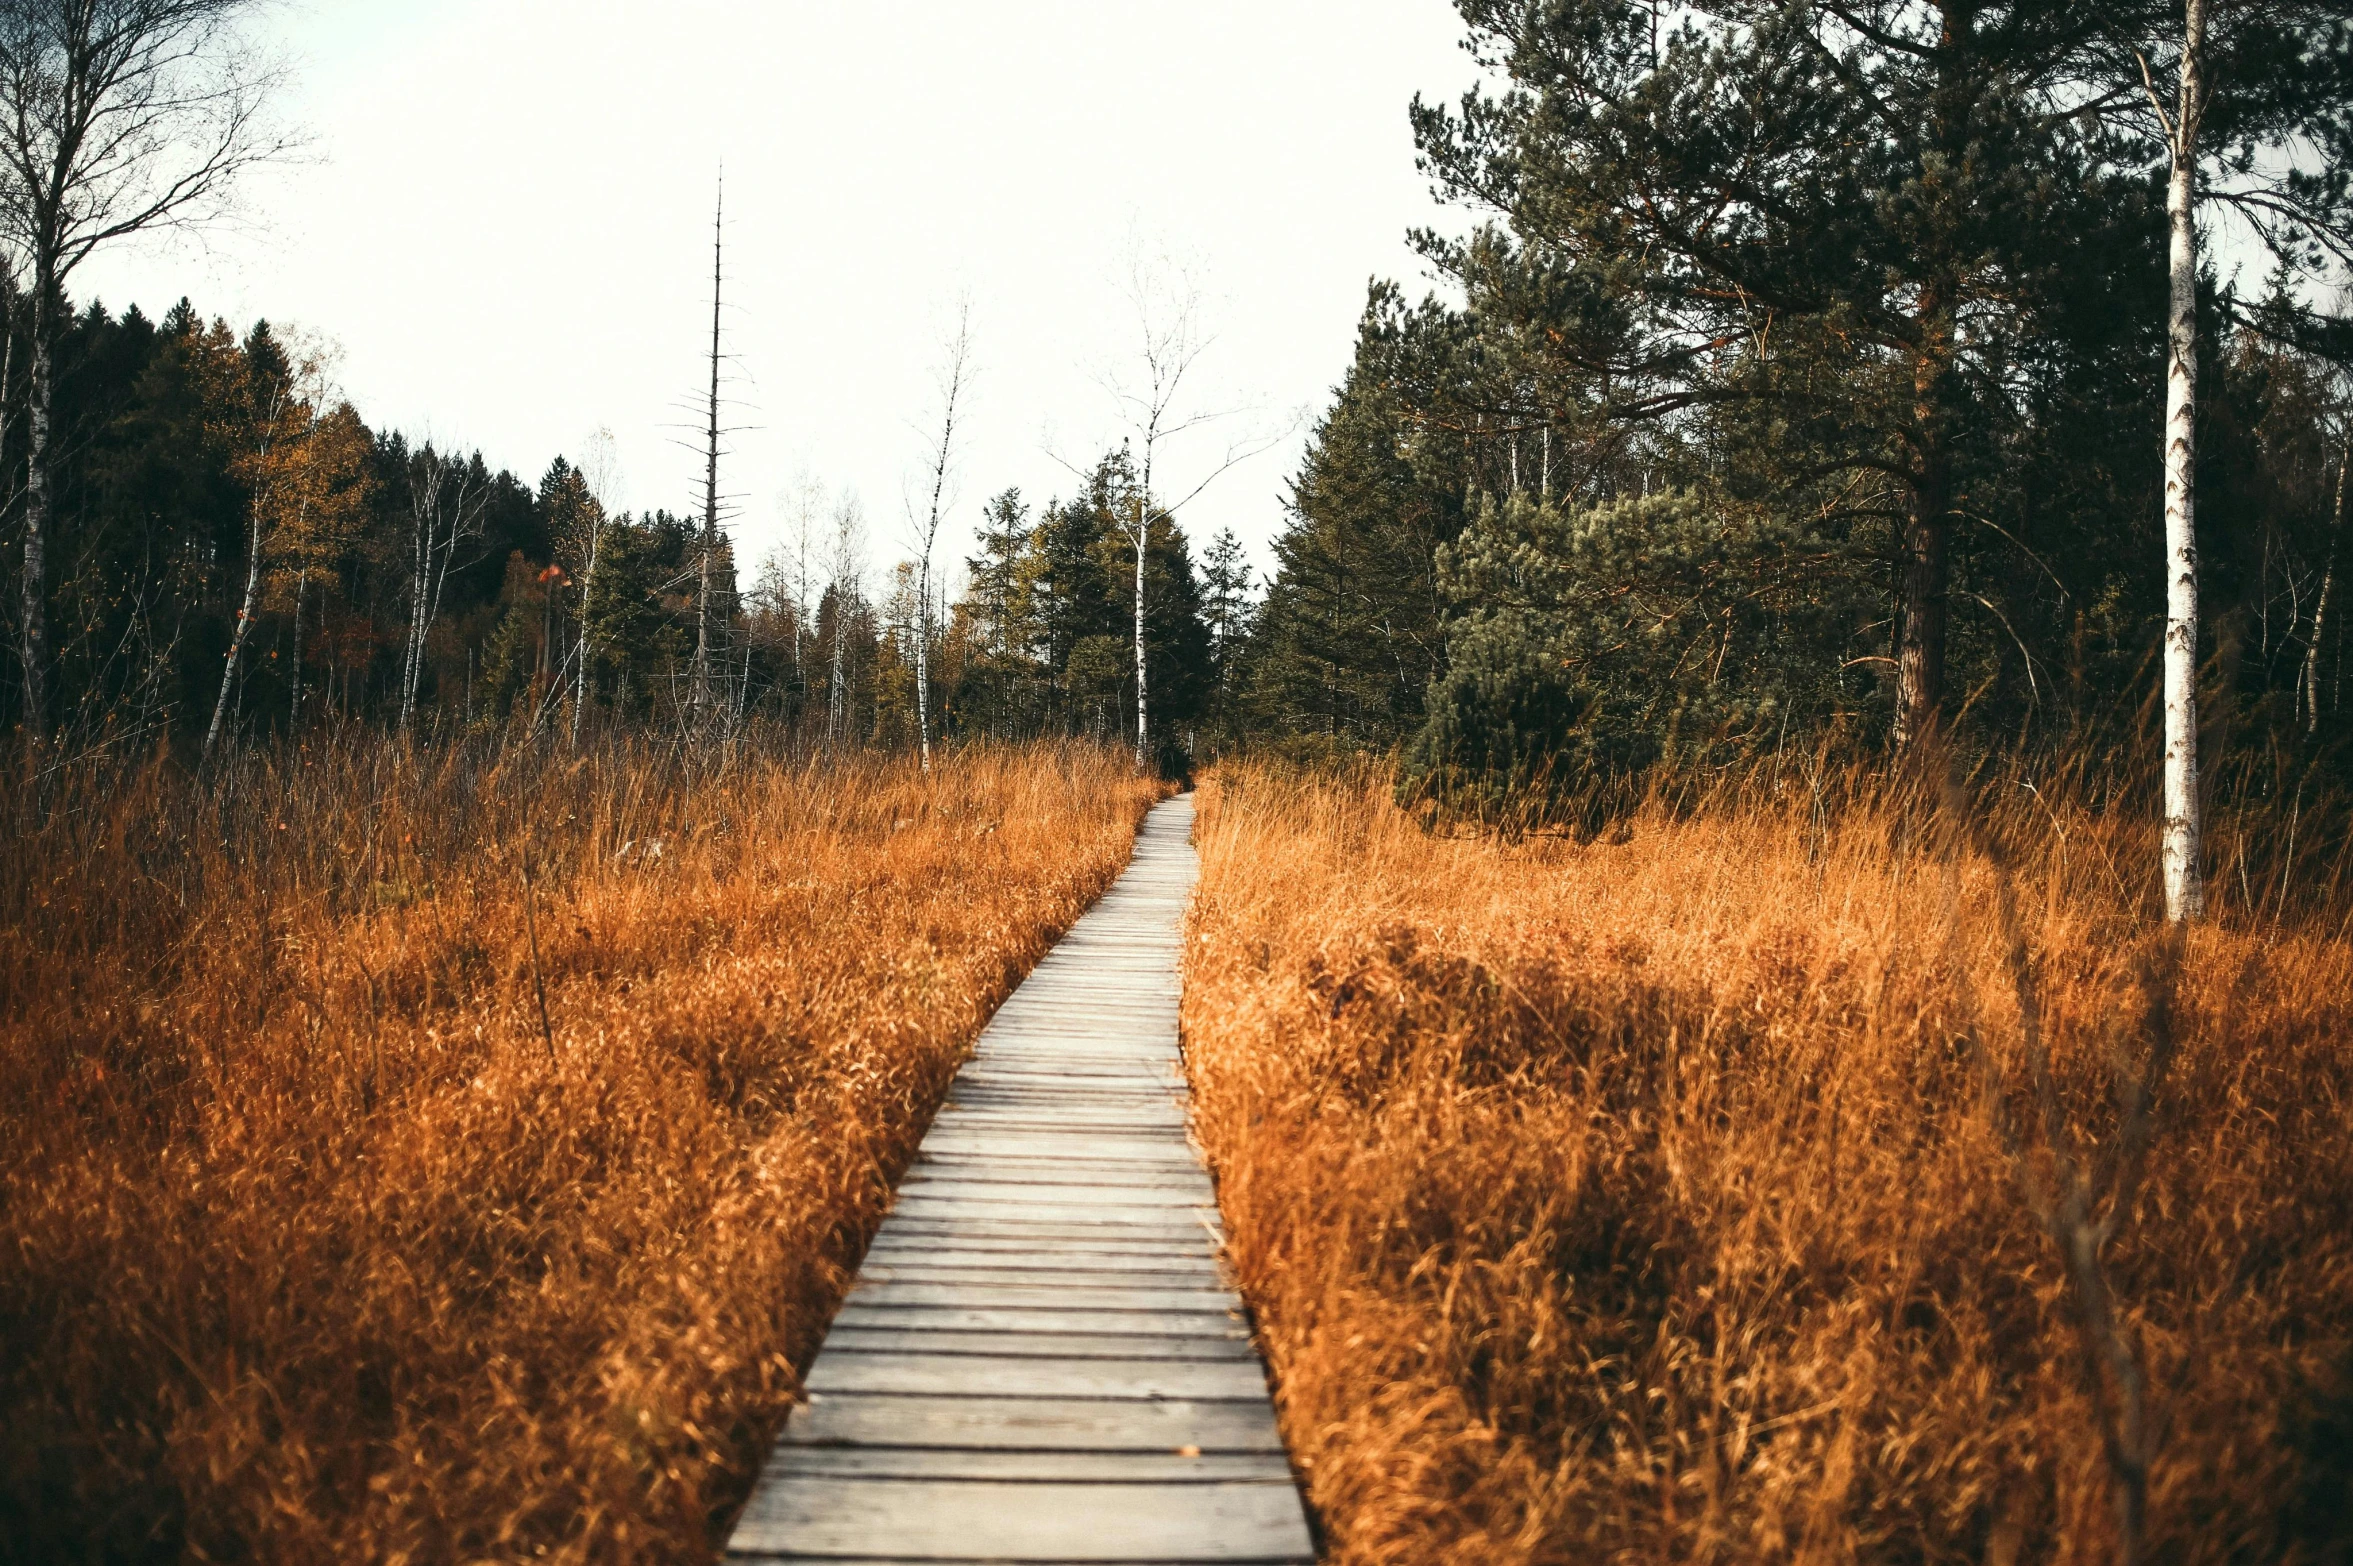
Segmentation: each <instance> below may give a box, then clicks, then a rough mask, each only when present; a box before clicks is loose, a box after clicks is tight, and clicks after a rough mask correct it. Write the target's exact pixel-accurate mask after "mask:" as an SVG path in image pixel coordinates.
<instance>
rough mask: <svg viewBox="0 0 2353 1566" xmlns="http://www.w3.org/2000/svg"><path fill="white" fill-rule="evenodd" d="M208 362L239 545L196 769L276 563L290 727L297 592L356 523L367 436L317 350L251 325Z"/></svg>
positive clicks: (295, 684)
mask: <svg viewBox="0 0 2353 1566" xmlns="http://www.w3.org/2000/svg"><path fill="white" fill-rule="evenodd" d="M222 336H223V337H224V338H225V336H226V334H225V333H223V334H222ZM224 349H225V351H224ZM207 360H208V364H209V368H210V369H211V371H212V376H211V378H212V379H213V380H214V385H213V387H212V388H211V390H210V400H211V401H212V402H213V403H214V405H215V406H216V407H217V408H219V409H220V410H221V411H220V416H219V418H218V419H217V420H216V423H217V424H218V425H219V426H220V429H219V438H220V439H221V441H222V444H223V445H224V446H225V447H226V448H227V449H228V450H229V451H230V452H231V453H232V455H231V457H230V459H229V472H230V474H231V476H232V477H234V478H235V479H236V480H237V481H238V482H239V483H240V484H242V485H243V486H244V488H245V491H246V504H245V511H246V550H245V589H244V594H243V597H242V599H241V601H240V603H239V605H238V609H237V618H236V621H235V624H234V625H233V627H232V628H231V630H230V633H229V650H228V653H227V654H226V656H225V657H224V658H223V660H222V667H221V683H220V690H219V692H218V694H217V695H216V696H215V698H214V700H213V708H212V721H211V722H210V723H209V724H208V725H207V726H206V728H205V732H204V748H203V750H202V752H201V754H200V756H199V765H201V764H202V763H203V762H205V761H209V760H210V759H211V758H212V753H213V750H214V749H215V747H217V746H218V745H219V743H220V740H221V736H222V734H223V733H224V731H225V729H226V726H227V721H228V715H229V704H230V698H231V696H232V695H233V693H234V692H235V690H236V686H237V678H238V675H239V673H240V672H241V670H240V664H241V661H242V659H243V656H244V653H245V648H246V644H247V643H248V641H250V639H251V638H252V635H253V628H254V625H255V623H256V622H257V621H258V620H259V618H260V614H261V610H262V608H263V602H262V598H263V584H264V581H265V578H266V577H267V576H268V575H269V574H271V573H272V572H273V571H274V570H275V569H277V568H280V567H283V566H291V568H292V570H293V574H294V595H293V609H294V653H295V661H294V666H293V670H292V676H291V678H292V688H293V694H292V696H291V697H290V698H289V702H290V706H289V715H288V716H289V723H291V722H292V721H293V720H294V719H296V718H298V717H299V716H300V712H301V699H302V696H301V693H302V663H301V655H302V601H303V596H304V594H305V592H306V591H307V589H308V586H309V582H310V572H311V567H312V565H313V563H314V561H317V560H318V559H319V558H320V557H322V556H331V555H332V554H333V553H334V552H335V550H336V548H337V547H338V546H339V545H340V544H341V543H342V542H343V541H344V540H345V538H346V537H347V535H348V534H349V532H350V530H351V528H352V527H353V526H354V525H355V524H356V523H357V521H358V519H359V511H360V505H361V502H362V500H363V499H364V495H365V483H366V479H365V470H366V458H367V445H366V439H367V437H366V432H365V430H364V429H363V428H362V427H361V426H360V424H359V418H358V415H357V414H356V413H354V412H353V411H352V410H351V408H350V406H349V405H348V404H337V403H336V402H335V399H334V392H333V387H332V384H331V382H330V380H329V360H328V356H327V354H326V352H325V351H324V350H323V349H320V348H318V347H316V346H301V345H293V346H291V348H290V349H287V348H281V347H279V346H277V345H275V344H274V342H273V341H272V340H271V339H270V338H269V337H268V335H267V332H266V329H265V328H256V330H255V333H254V340H253V342H252V343H250V344H249V345H248V346H247V347H246V348H245V349H243V350H240V349H238V348H237V347H236V346H235V345H233V344H223V345H220V346H216V347H215V348H214V349H213V350H212V351H211V352H210V353H208V355H207Z"/></svg>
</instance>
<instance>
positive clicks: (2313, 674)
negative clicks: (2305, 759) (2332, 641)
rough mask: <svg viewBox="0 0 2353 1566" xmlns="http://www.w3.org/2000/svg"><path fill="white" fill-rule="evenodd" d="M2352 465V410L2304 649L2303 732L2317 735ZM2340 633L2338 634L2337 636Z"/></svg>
mask: <svg viewBox="0 0 2353 1566" xmlns="http://www.w3.org/2000/svg"><path fill="white" fill-rule="evenodd" d="M2348 465H2353V411H2349V412H2348V413H2347V414H2346V417H2345V430H2344V433H2343V435H2342V437H2341V438H2340V440H2339V443H2338V447H2337V486H2336V500H2335V503H2334V504H2333V505H2331V506H2330V508H2329V541H2328V554H2327V555H2326V556H2324V557H2323V563H2322V565H2321V569H2320V598H2319V600H2318V601H2317V602H2315V603H2314V604H2313V606H2312V641H2311V643H2310V645H2308V646H2307V647H2306V648H2305V649H2304V668H2303V670H2302V671H2301V672H2302V675H2303V678H2302V680H2301V681H2300V682H2299V683H2300V684H2301V686H2302V688H2303V689H2302V695H2303V701H2304V732H2305V733H2306V734H2308V735H2309V734H2318V733H2319V732H2320V649H2321V646H2322V643H2323V640H2324V639H2325V638H2326V637H2327V635H2328V632H2329V609H2330V608H2331V607H2332V605H2331V603H2330V600H2331V599H2332V598H2333V597H2334V596H2335V594H2336V588H2337V567H2338V565H2339V563H2340V557H2341V556H2342V555H2343V554H2344V552H2345V469H2346V467H2347V466H2348ZM2343 634H2344V633H2343V632H2342V631H2340V632H2338V635H2339V636H2340V637H2341V636H2342V635H2343Z"/></svg>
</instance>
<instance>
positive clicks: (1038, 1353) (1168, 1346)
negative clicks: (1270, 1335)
mask: <svg viewBox="0 0 2353 1566" xmlns="http://www.w3.org/2000/svg"><path fill="white" fill-rule="evenodd" d="M1225 1327H1226V1330H1224V1331H1222V1332H1200V1333H1190V1334H1184V1335H1176V1334H1171V1335H1167V1336H1154V1335H1151V1334H1147V1333H1140V1332H1124V1333H1109V1332H1104V1333H1085V1332H953V1331H947V1330H944V1329H942V1328H938V1327H864V1326H844V1325H843V1324H841V1323H840V1322H836V1323H834V1327H833V1330H832V1331H831V1332H829V1333H827V1334H826V1335H825V1352H826V1356H827V1357H828V1358H831V1357H832V1356H834V1355H836V1354H898V1353H922V1354H994V1355H999V1356H1010V1357H1013V1358H1020V1359H1028V1358H1043V1359H1055V1358H1061V1359H1239V1360H1246V1361H1248V1362H1249V1363H1250V1364H1253V1365H1255V1364H1257V1363H1258V1350H1257V1349H1256V1348H1255V1347H1253V1346H1252V1344H1251V1342H1250V1334H1249V1333H1247V1332H1245V1331H1243V1330H1242V1324H1241V1323H1240V1322H1238V1321H1234V1320H1232V1319H1231V1318H1228V1320H1227V1322H1226V1323H1225Z"/></svg>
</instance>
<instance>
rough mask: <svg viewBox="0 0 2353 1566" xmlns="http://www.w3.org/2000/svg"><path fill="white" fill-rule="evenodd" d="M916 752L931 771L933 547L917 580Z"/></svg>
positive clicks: (927, 551)
mask: <svg viewBox="0 0 2353 1566" xmlns="http://www.w3.org/2000/svg"><path fill="white" fill-rule="evenodd" d="M915 749H916V753H917V754H918V755H919V756H920V757H921V758H922V765H923V770H924V771H926V772H929V771H930V770H931V546H930V545H929V544H926V545H925V546H924V549H923V569H922V570H921V571H920V572H919V573H918V574H917V575H916V578H915Z"/></svg>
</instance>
